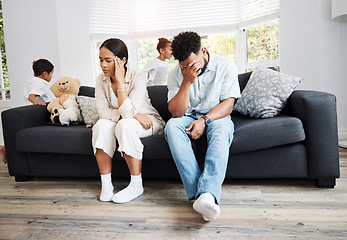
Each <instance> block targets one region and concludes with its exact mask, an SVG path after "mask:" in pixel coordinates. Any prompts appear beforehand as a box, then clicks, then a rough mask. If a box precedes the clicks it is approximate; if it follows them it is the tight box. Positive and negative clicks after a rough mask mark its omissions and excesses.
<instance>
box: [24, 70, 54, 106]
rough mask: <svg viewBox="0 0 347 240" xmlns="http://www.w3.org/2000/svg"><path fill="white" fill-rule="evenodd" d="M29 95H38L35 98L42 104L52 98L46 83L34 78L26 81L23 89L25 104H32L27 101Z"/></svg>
mask: <svg viewBox="0 0 347 240" xmlns="http://www.w3.org/2000/svg"><path fill="white" fill-rule="evenodd" d="M30 94H35V95H38V96H37V97H36V98H37V99H39V100H41V101H43V102H48V101H49V100H50V98H51V96H52V95H51V90H50V89H49V88H48V82H47V81H45V80H43V79H41V78H38V77H34V76H33V77H32V78H30V79H29V80H28V81H27V83H26V84H25V87H24V99H25V100H26V101H27V104H33V103H32V102H30V101H29V100H28V98H29V95H30Z"/></svg>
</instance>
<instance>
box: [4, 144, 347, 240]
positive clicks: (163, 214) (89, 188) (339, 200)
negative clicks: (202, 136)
mask: <svg viewBox="0 0 347 240" xmlns="http://www.w3.org/2000/svg"><path fill="white" fill-rule="evenodd" d="M0 165H1V166H0V239H25V240H30V239H64V240H67V239H140V240H146V239H150V240H157V239H199V240H202V239H209V240H212V239H276V240H278V239H315V240H316V239H347V150H346V149H340V166H341V178H340V179H338V180H337V185H336V187H335V189H319V188H317V187H316V186H315V185H314V184H313V183H312V182H309V181H305V180H233V181H227V182H226V183H225V184H224V185H223V192H222V200H221V214H220V216H219V217H218V219H216V220H215V221H212V222H208V223H206V222H204V221H203V220H202V218H201V215H199V214H197V213H195V212H194V210H193V209H192V203H189V202H187V201H186V195H185V192H184V189H183V185H182V184H181V183H180V182H179V181H153V180H145V181H144V187H145V193H144V195H143V196H141V197H139V198H138V199H136V200H135V201H132V202H130V203H127V204H122V205H118V204H114V203H102V202H99V201H98V195H99V191H100V182H99V179H51V178H34V179H32V180H31V181H29V182H24V183H17V182H15V181H14V178H13V177H10V176H9V174H8V171H7V166H5V165H4V164H2V162H1V163H0ZM114 184H115V187H116V189H117V190H120V189H121V188H123V187H125V185H126V184H127V182H126V181H125V180H122V181H117V180H114Z"/></svg>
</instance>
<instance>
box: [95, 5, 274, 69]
mask: <svg viewBox="0 0 347 240" xmlns="http://www.w3.org/2000/svg"><path fill="white" fill-rule="evenodd" d="M89 3H90V4H89V6H90V25H91V35H92V39H93V44H94V45H95V40H94V39H99V41H100V39H106V38H109V37H118V38H121V39H122V40H124V41H128V42H133V43H134V44H129V45H128V49H129V61H133V60H134V59H135V60H136V61H135V62H132V63H133V64H132V66H135V67H136V66H137V67H138V68H139V69H142V68H143V67H144V65H145V64H146V63H147V62H148V61H149V60H150V59H151V58H154V57H156V56H157V55H158V53H157V50H156V44H157V39H158V38H159V37H165V36H169V37H173V36H175V35H176V34H178V33H179V32H181V31H196V32H198V33H199V35H200V36H201V37H202V41H203V43H202V44H203V46H206V47H207V49H208V50H209V51H210V52H211V53H215V54H220V55H223V56H226V57H228V58H230V59H232V60H234V61H235V62H236V64H237V66H238V69H239V72H244V71H247V70H250V69H253V68H255V67H256V66H258V65H261V66H263V65H266V66H279V52H278V17H279V0H233V1H230V0H215V1H210V0H200V1H197V0H192V1H188V2H187V1H185V0H176V1H169V0H148V1H141V0H129V1H127V2H126V3H123V2H122V1H116V0H89ZM191 9H194V10H195V11H194V14H191ZM105 19H107V21H105ZM197 19H198V20H197ZM274 19H276V20H275V21H273V20H274ZM270 21H272V22H273V23H269V22H270ZM167 38H168V37H167ZM263 41H267V42H265V43H263ZM262 43H263V44H262ZM268 50H270V52H267V51H268ZM170 65H172V66H173V65H175V61H174V60H171V61H170Z"/></svg>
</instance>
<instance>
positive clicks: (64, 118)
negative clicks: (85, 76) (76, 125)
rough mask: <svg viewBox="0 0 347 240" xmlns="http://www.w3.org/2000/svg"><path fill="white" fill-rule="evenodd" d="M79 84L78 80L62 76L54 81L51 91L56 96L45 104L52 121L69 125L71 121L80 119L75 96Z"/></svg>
mask: <svg viewBox="0 0 347 240" xmlns="http://www.w3.org/2000/svg"><path fill="white" fill-rule="evenodd" d="M80 86H81V82H80V80H78V79H76V78H71V77H63V78H60V79H59V80H58V81H56V82H55V83H54V84H53V85H52V87H51V91H52V92H53V94H54V96H55V97H56V98H55V99H54V100H52V101H51V102H50V103H49V104H48V105H47V110H48V111H49V112H50V113H51V117H50V118H51V121H52V122H53V123H61V124H64V125H69V124H70V123H71V122H75V121H82V117H81V113H80V110H79V107H78V104H77V102H76V96H77V94H78V92H79V89H80Z"/></svg>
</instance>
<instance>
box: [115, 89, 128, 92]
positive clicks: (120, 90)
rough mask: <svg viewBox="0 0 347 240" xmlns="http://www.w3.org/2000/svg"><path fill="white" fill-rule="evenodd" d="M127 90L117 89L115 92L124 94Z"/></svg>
mask: <svg viewBox="0 0 347 240" xmlns="http://www.w3.org/2000/svg"><path fill="white" fill-rule="evenodd" d="M126 91H127V90H126V89H119V90H117V92H126Z"/></svg>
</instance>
